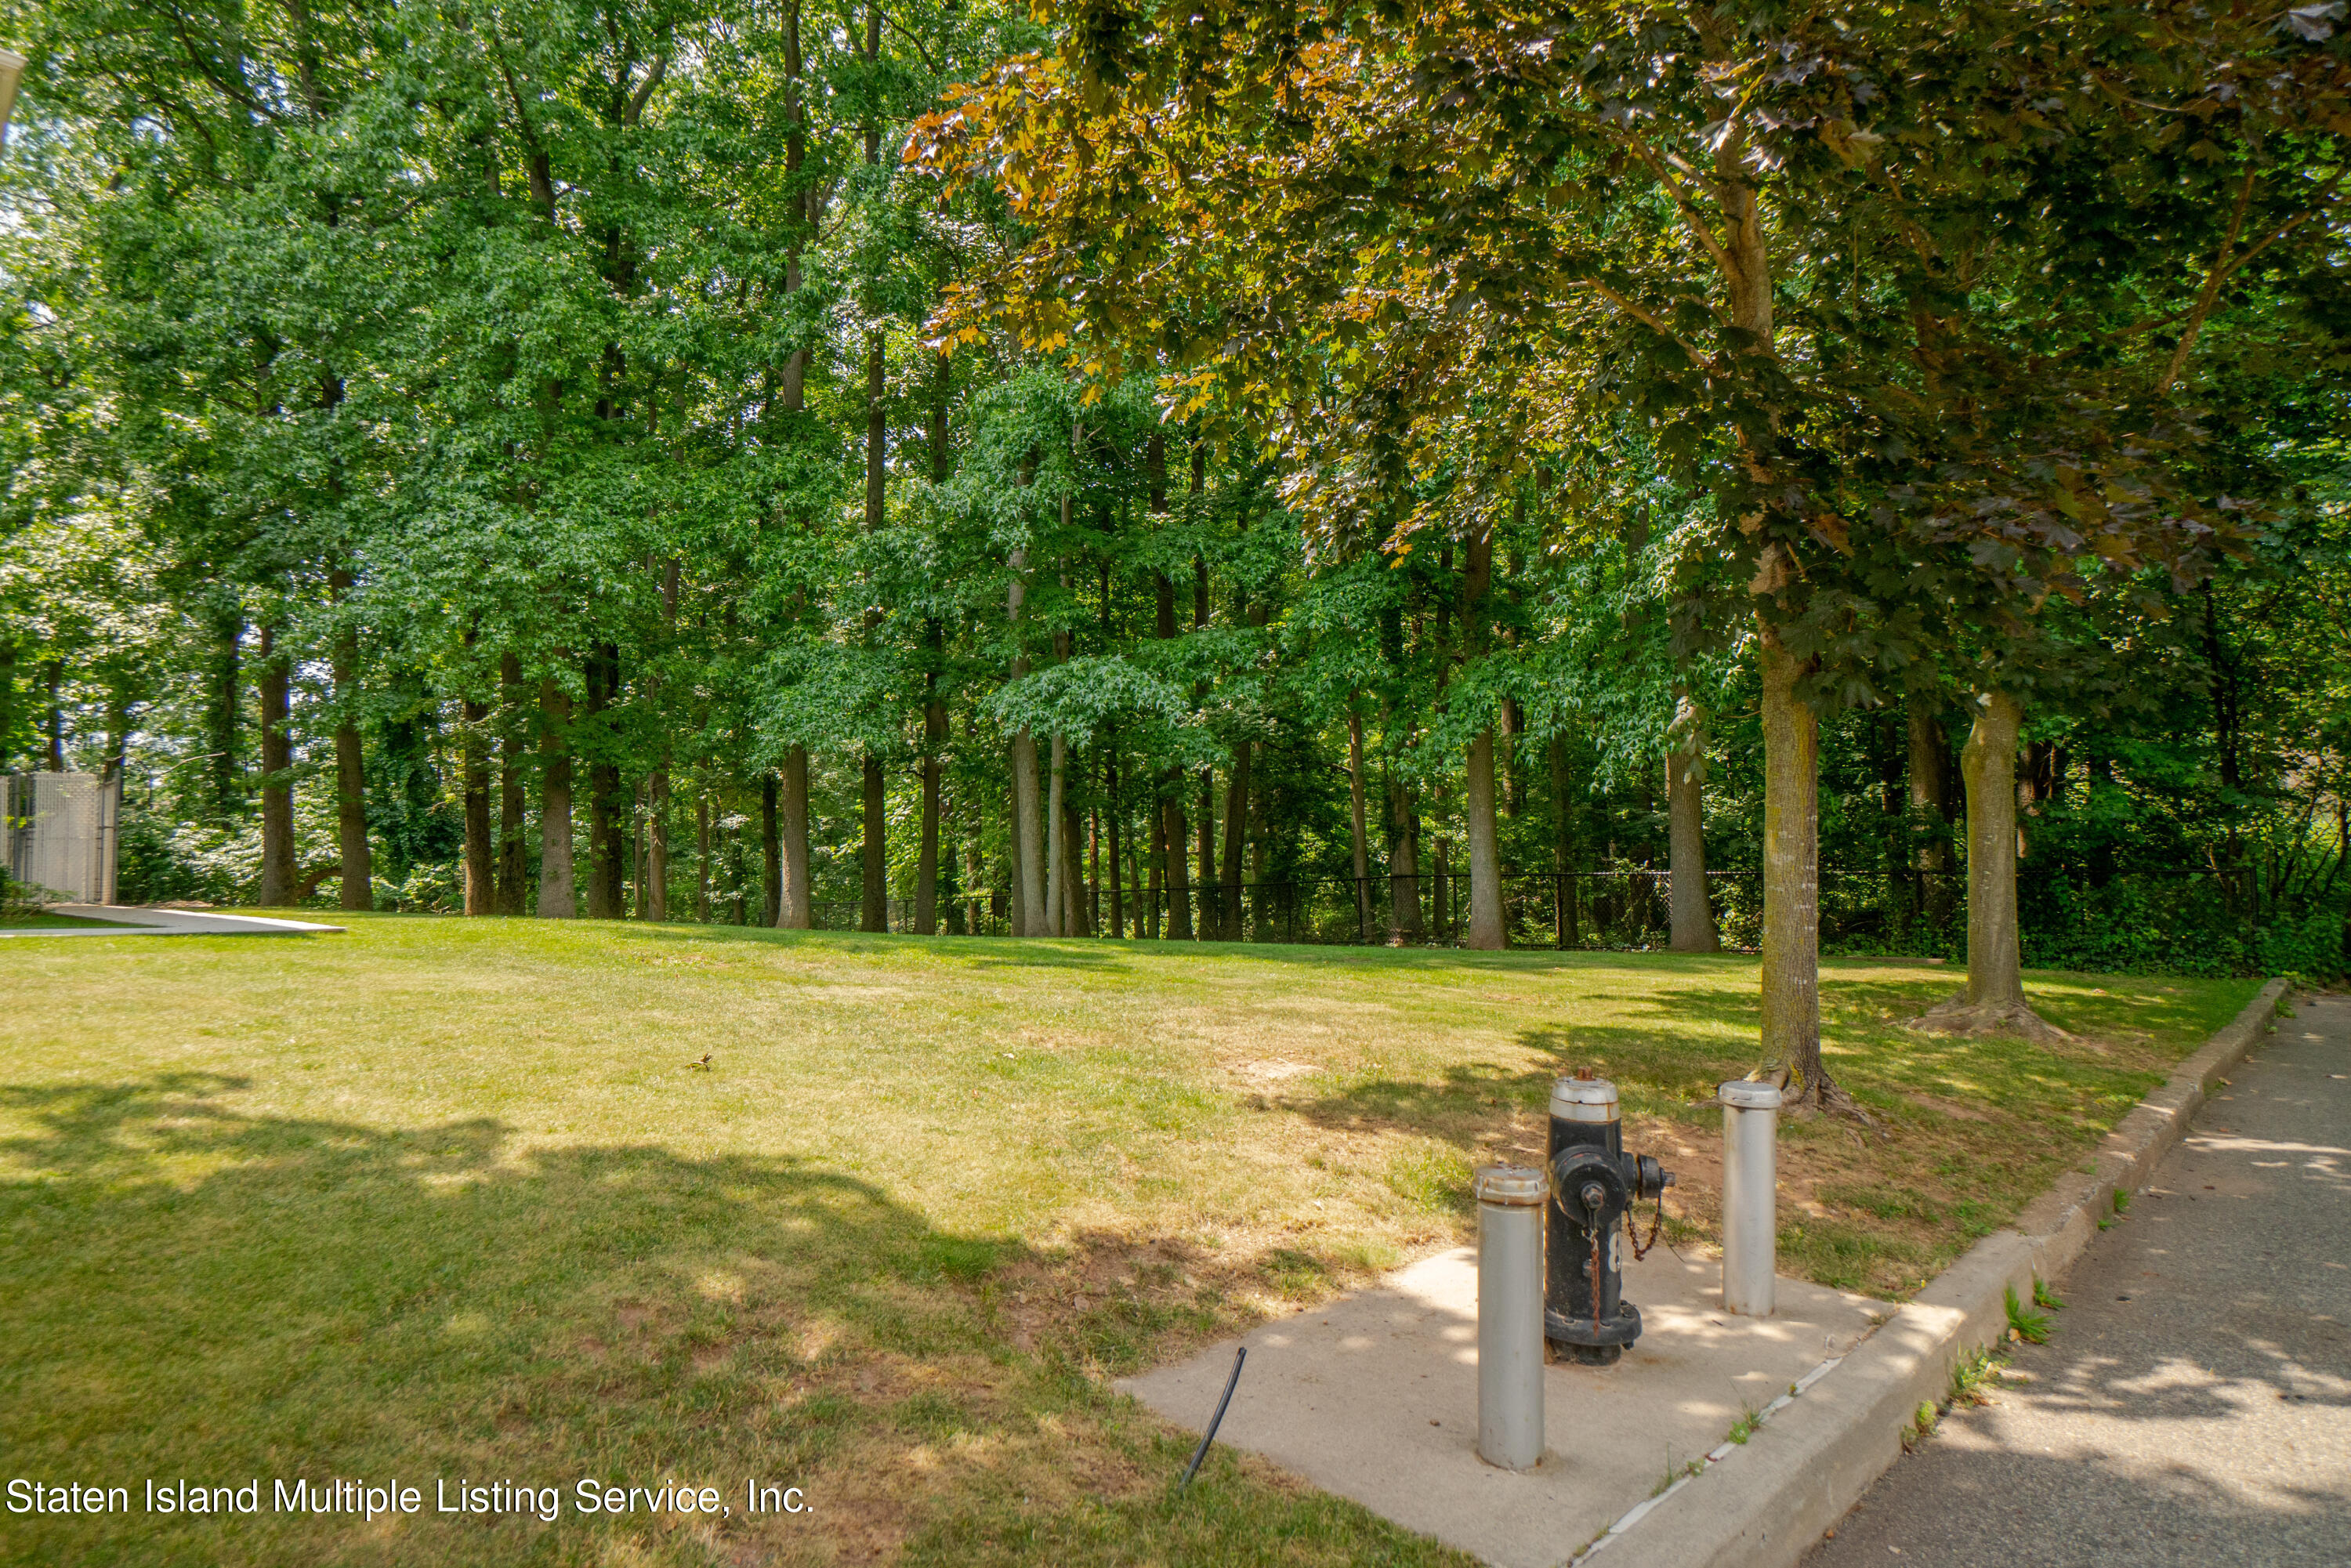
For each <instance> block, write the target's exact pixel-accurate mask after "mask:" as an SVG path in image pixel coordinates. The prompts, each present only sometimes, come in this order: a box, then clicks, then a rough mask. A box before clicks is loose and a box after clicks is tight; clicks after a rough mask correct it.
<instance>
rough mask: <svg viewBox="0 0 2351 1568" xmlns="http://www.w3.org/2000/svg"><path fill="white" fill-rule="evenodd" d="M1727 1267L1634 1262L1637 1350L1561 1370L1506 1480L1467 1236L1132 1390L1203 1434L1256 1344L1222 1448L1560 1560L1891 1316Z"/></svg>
mask: <svg viewBox="0 0 2351 1568" xmlns="http://www.w3.org/2000/svg"><path fill="white" fill-rule="evenodd" d="M1721 1285H1722V1270H1721V1265H1720V1264H1719V1262H1715V1261H1712V1260H1706V1259H1701V1258H1697V1257H1693V1258H1691V1259H1689V1260H1687V1261H1683V1260H1677V1259H1676V1258H1675V1257H1674V1256H1673V1255H1672V1254H1671V1253H1669V1252H1667V1250H1666V1249H1665V1248H1664V1247H1662V1246H1660V1247H1659V1248H1657V1249H1656V1250H1655V1251H1654V1252H1652V1253H1651V1254H1650V1255H1649V1256H1648V1258H1647V1259H1646V1260H1642V1261H1640V1262H1635V1263H1630V1265H1629V1266H1628V1267H1627V1268H1626V1270H1625V1298H1626V1299H1627V1300H1628V1301H1633V1302H1635V1304H1637V1305H1638V1306H1639V1307H1640V1309H1641V1314H1642V1320H1643V1322H1644V1325H1645V1327H1644V1330H1643V1333H1642V1335H1641V1339H1640V1343H1637V1344H1635V1346H1634V1347H1633V1349H1632V1350H1631V1352H1629V1353H1628V1354H1626V1355H1625V1359H1624V1360H1623V1361H1622V1362H1620V1363H1618V1364H1616V1365H1614V1366H1613V1367H1585V1366H1576V1365H1570V1364H1556V1363H1555V1364H1552V1365H1551V1366H1550V1367H1548V1368H1547V1369H1546V1372H1545V1378H1544V1385H1543V1400H1544V1417H1545V1429H1546V1435H1547V1437H1548V1442H1547V1443H1546V1446H1545V1455H1544V1459H1543V1463H1542V1464H1541V1466H1540V1467H1538V1468H1537V1469H1533V1470H1530V1471H1526V1472H1523V1473H1521V1474H1516V1475H1513V1474H1511V1473H1510V1472H1509V1471H1506V1470H1499V1469H1494V1468H1493V1467H1492V1466H1490V1465H1488V1464H1486V1463H1485V1462H1484V1461H1483V1460H1481V1459H1480V1458H1478V1266H1477V1255H1476V1252H1475V1251H1474V1249H1470V1248H1466V1247H1464V1248H1458V1249H1454V1250H1452V1251H1449V1252H1443V1253H1439V1254H1437V1256H1435V1257H1432V1258H1427V1259H1424V1260H1421V1261H1420V1262H1418V1263H1415V1264H1413V1265H1411V1266H1410V1267H1408V1268H1405V1269H1403V1270H1399V1271H1397V1272H1396V1273H1395V1274H1393V1275H1391V1276H1390V1277H1389V1278H1388V1279H1387V1281H1384V1283H1383V1284H1382V1285H1380V1286H1379V1287H1378V1288H1376V1289H1374V1290H1370V1291H1364V1292H1362V1293H1360V1294H1358V1295H1353V1296H1349V1297H1347V1298H1345V1299H1343V1300H1341V1301H1334V1302H1332V1303H1331V1304H1330V1305H1329V1306H1326V1307H1322V1308H1320V1309H1318V1310H1316V1311H1313V1312H1302V1313H1300V1314H1299V1315H1297V1316H1295V1317H1291V1318H1288V1319H1284V1320H1282V1321H1280V1322H1272V1323H1268V1324H1266V1325H1265V1326H1264V1327H1262V1328H1259V1329H1258V1330H1257V1331H1256V1332H1255V1333H1250V1334H1249V1335H1247V1336H1246V1337H1245V1338H1244V1339H1242V1340H1239V1341H1227V1342H1225V1343H1221V1344H1216V1345H1211V1346H1209V1347H1208V1348H1207V1350H1204V1351H1202V1352H1201V1353H1200V1354H1198V1355H1196V1356H1194V1357H1193V1358H1192V1359H1191V1360H1189V1361H1187V1362H1185V1363H1183V1364H1180V1365H1176V1366H1170V1367H1165V1368H1162V1369H1161V1370H1159V1371H1157V1372H1153V1373H1148V1374H1146V1375H1143V1376H1141V1377H1134V1378H1128V1379H1125V1380H1124V1381H1123V1382H1121V1383H1120V1384H1119V1387H1121V1388H1122V1389H1123V1390H1125V1391H1126V1392H1128V1393H1130V1394H1133V1395H1134V1396H1135V1397H1137V1398H1138V1399H1141V1400H1142V1401H1143V1402H1144V1404H1145V1405H1148V1406H1151V1407H1152V1408H1153V1409H1154V1410H1155V1411H1157V1412H1158V1413H1159V1414H1161V1415H1162V1416H1165V1417H1167V1418H1168V1419H1169V1420H1171V1421H1174V1422H1175V1423H1176V1424H1178V1425H1179V1426H1184V1427H1189V1428H1191V1429H1192V1430H1194V1431H1198V1430H1200V1429H1201V1428H1202V1427H1205V1426H1206V1425H1207V1419H1208V1416H1209V1414H1210V1413H1211V1412H1212V1411H1214V1410H1215V1408H1216V1405H1217V1395H1218V1394H1220V1393H1221V1392H1223V1389H1224V1383H1225V1379H1226V1377H1227V1376H1228V1375H1230V1373H1231V1371H1232V1364H1233V1349H1234V1345H1235V1344H1237V1343H1241V1344H1247V1345H1248V1346H1249V1363H1248V1365H1247V1367H1246V1369H1245V1370H1244V1371H1243V1372H1242V1374H1241V1381H1240V1386H1239V1388H1238V1390H1237V1391H1236V1392H1235V1394H1234V1396H1233V1403H1232V1408H1231V1410H1230V1411H1228V1413H1227V1414H1226V1416H1225V1424H1224V1426H1223V1427H1222V1428H1221V1429H1219V1431H1218V1432H1217V1441H1218V1442H1219V1443H1228V1444H1230V1445H1232V1446H1233V1447H1235V1448H1246V1449H1249V1450H1250V1451H1251V1452H1254V1453H1259V1454H1262V1455H1264V1456H1265V1457H1266V1458H1269V1459H1271V1460H1273V1461H1274V1462H1275V1463H1276V1464H1279V1465H1280V1466H1281V1467H1283V1468H1284V1469H1288V1470H1290V1471H1292V1472H1293V1473H1295V1474H1297V1475H1300V1476H1302V1477H1304V1478H1305V1479H1308V1480H1311V1481H1312V1482H1313V1483H1314V1484H1315V1485H1317V1486H1320V1487H1322V1489H1324V1490H1327V1491H1332V1492H1336V1493H1338V1494H1339V1495H1341V1496H1343V1497H1347V1498H1352V1499H1353V1500H1355V1501H1357V1502H1360V1503H1362V1504H1363V1505H1364V1507H1366V1508H1368V1509H1370V1510H1371V1511H1373V1512H1374V1513H1377V1514H1380V1515H1382V1516H1384V1517H1385V1518H1387V1519H1391V1520H1394V1521H1395V1522H1396V1523H1398V1524H1401V1525H1403V1526H1405V1528H1406V1529H1408V1530H1415V1531H1420V1532H1421V1533H1422V1534H1425V1535H1431V1536H1434V1537H1436V1538H1437V1540H1439V1541H1442V1542H1446V1543H1447V1545H1451V1546H1456V1547H1459V1548H1461V1549H1462V1550H1464V1551H1467V1552H1474V1553H1476V1554H1477V1555H1478V1556H1479V1557H1481V1558H1484V1559H1485V1560H1486V1561H1488V1562H1489V1563H1499V1564H1502V1565H1503V1568H1552V1564H1556V1563H1564V1562H1566V1561H1568V1560H1569V1559H1570V1558H1573V1556H1575V1554H1576V1553H1577V1552H1580V1551H1582V1550H1583V1548H1584V1547H1585V1546H1586V1545H1588V1544H1590V1543H1591V1542H1592V1541H1593V1540H1594V1539H1595V1538H1596V1537H1598V1536H1599V1535H1600V1534H1601V1533H1602V1532H1604V1531H1606V1530H1607V1529H1608V1528H1609V1526H1610V1525H1611V1524H1613V1523H1614V1522H1615V1521H1617V1520H1618V1519H1619V1518H1620V1517H1621V1516H1623V1515H1624V1514H1625V1512H1626V1511H1628V1510H1631V1509H1633V1508H1635V1506H1637V1505H1638V1504H1640V1503H1642V1502H1643V1501H1645V1500H1646V1499H1648V1498H1649V1497H1650V1496H1651V1495H1652V1494H1654V1493H1655V1492H1656V1491H1657V1490H1658V1489H1659V1487H1660V1486H1661V1485H1662V1484H1663V1483H1664V1481H1665V1480H1666V1479H1667V1477H1668V1475H1669V1474H1672V1473H1677V1472H1679V1471H1680V1470H1681V1469H1683V1468H1684V1467H1686V1466H1687V1465H1688V1464H1689V1463H1690V1462H1691V1461H1692V1460H1697V1459H1702V1458H1705V1456H1706V1454H1707V1453H1708V1450H1710V1449H1713V1448H1717V1447H1718V1446H1719V1445H1720V1444H1721V1443H1722V1442H1723V1441H1724V1438H1725V1437H1726V1435H1727V1434H1728V1432H1729V1427H1730V1424H1731V1423H1732V1422H1733V1421H1734V1420H1736V1419H1737V1418H1738V1417H1739V1416H1740V1413H1741V1412H1742V1411H1744V1410H1761V1408H1762V1407H1763V1406H1766V1405H1768V1404H1770V1403H1771V1401H1772V1400H1773V1399H1774V1398H1775V1397H1778V1396H1782V1395H1784V1394H1786V1393H1788V1392H1789V1390H1790V1388H1791V1387H1792V1385H1794V1384H1795V1383H1796V1382H1797V1381H1798V1380H1800V1379H1802V1378H1803V1377H1804V1375H1806V1374H1807V1373H1810V1372H1811V1371H1813V1369H1814V1368H1815V1367H1817V1366H1819V1365H1820V1364H1821V1363H1822V1362H1823V1361H1824V1360H1826V1359H1829V1358H1831V1357H1834V1356H1839V1355H1843V1354H1844V1353H1845V1352H1846V1351H1848V1350H1850V1349H1852V1348H1853V1346H1855V1344H1857V1343H1860V1342H1861V1341H1862V1340H1863V1339H1864V1338H1865V1337H1867V1336H1868V1335H1869V1333H1871V1332H1872V1330H1873V1329H1874V1328H1875V1326H1876V1322H1878V1321H1882V1320H1883V1319H1885V1318H1886V1316H1887V1315H1889V1314H1890V1313H1892V1312H1893V1311H1894V1309H1893V1308H1892V1307H1891V1306H1889V1305H1887V1304H1886V1303H1884V1302H1880V1301H1871V1300H1869V1299H1868V1298H1866V1297H1863V1296H1855V1295H1849V1294H1846V1293H1844V1292H1842V1291H1831V1290H1825V1289H1823V1288H1822V1287H1821V1286H1818V1285H1813V1284H1809V1283H1807V1282H1805V1281H1801V1280H1789V1279H1782V1280H1781V1281H1780V1285H1779V1308H1780V1310H1779V1312H1777V1313H1776V1314H1775V1315H1773V1316H1771V1317H1770V1318H1764V1319H1753V1318H1740V1317H1733V1316H1731V1315H1729V1313H1726V1312H1723V1311H1721Z"/></svg>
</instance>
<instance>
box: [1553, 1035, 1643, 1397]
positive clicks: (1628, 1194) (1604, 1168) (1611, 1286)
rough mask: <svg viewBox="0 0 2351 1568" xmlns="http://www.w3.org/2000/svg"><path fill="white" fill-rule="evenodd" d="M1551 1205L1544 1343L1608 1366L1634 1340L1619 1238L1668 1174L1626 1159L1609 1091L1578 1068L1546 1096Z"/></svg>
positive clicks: (1637, 1313) (1634, 1310)
mask: <svg viewBox="0 0 2351 1568" xmlns="http://www.w3.org/2000/svg"><path fill="white" fill-rule="evenodd" d="M1550 1164H1551V1202H1550V1203H1549V1204H1548V1205H1547V1206H1546V1207H1545V1208H1544V1211H1543V1221H1544V1223H1543V1231H1544V1235H1543V1253H1544V1265H1543V1266H1544V1283H1543V1337H1544V1338H1545V1339H1547V1340H1549V1341H1550V1342H1551V1343H1552V1344H1554V1345H1557V1346H1558V1347H1559V1348H1560V1351H1561V1353H1562V1354H1564V1355H1565V1356H1566V1357H1567V1358H1568V1359H1570V1360H1572V1361H1580V1362H1583V1364H1586V1365H1589V1366H1606V1365H1608V1364H1611V1363H1613V1362H1614V1361H1616V1360H1617V1359H1618V1358H1619V1357H1621V1356H1622V1355H1623V1354H1625V1346H1626V1345H1628V1344H1631V1343H1633V1342H1634V1341H1635V1340H1636V1339H1638V1338H1640V1337H1641V1309H1640V1308H1638V1307H1636V1306H1635V1305H1634V1304H1633V1303H1632V1302H1630V1301H1626V1300H1625V1275H1624V1266H1623V1263H1622V1260H1620V1258H1619V1257H1618V1251H1617V1235H1618V1232H1619V1230H1620V1229H1622V1228H1623V1226H1624V1223H1625V1215H1626V1213H1627V1212H1628V1211H1629V1210H1630V1209H1631V1208H1632V1207H1633V1205H1634V1203H1635V1201H1637V1200H1641V1199H1646V1198H1652V1197H1658V1196H1659V1195H1660V1194H1662V1193H1663V1192H1664V1191H1665V1189H1666V1188H1667V1187H1668V1186H1672V1185H1673V1181H1674V1178H1673V1173H1671V1172H1670V1171H1667V1169H1665V1168H1664V1167H1663V1166H1660V1165H1658V1164H1657V1162H1656V1160H1654V1159H1651V1158H1650V1157H1649V1156H1648V1155H1628V1154H1626V1153H1625V1134H1624V1127H1623V1124H1622V1123H1621V1121H1620V1120H1619V1115H1618V1109H1617V1101H1616V1086H1615V1085H1614V1083H1611V1082H1608V1081H1607V1080H1606V1079H1604V1078H1594V1077H1593V1076H1592V1071H1591V1069H1589V1068H1585V1069H1583V1070H1582V1071H1578V1072H1577V1073H1576V1075H1575V1076H1574V1077H1573V1078H1562V1079H1560V1080H1559V1081H1558V1082H1556V1083H1554V1084H1553V1085H1552V1092H1551V1161H1550Z"/></svg>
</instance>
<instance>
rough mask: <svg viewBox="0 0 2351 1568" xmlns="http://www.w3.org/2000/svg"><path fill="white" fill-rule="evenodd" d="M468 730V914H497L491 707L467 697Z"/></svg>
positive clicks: (465, 748)
mask: <svg viewBox="0 0 2351 1568" xmlns="http://www.w3.org/2000/svg"><path fill="white" fill-rule="evenodd" d="M489 726H490V708H489V705H488V704H487V703H479V702H475V700H474V699H473V698H472V697H470V696H469V697H466V698H465V735H464V736H463V737H462V738H461V739H460V741H459V746H460V747H461V755H462V757H463V758H464V761H463V763H462V764H461V766H462V767H463V768H464V770H465V913H466V914H467V915H495V914H496V913H497V904H498V885H497V877H496V848H495V846H494V845H493V844H492V843H491V841H490V741H489Z"/></svg>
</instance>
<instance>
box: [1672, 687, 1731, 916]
mask: <svg viewBox="0 0 2351 1568" xmlns="http://www.w3.org/2000/svg"><path fill="white" fill-rule="evenodd" d="M1675 706H1676V708H1677V710H1678V711H1677V713H1676V714H1675V716H1674V717H1675V724H1674V734H1673V738H1672V740H1671V742H1670V743H1669V746H1668V748H1667V752H1666V814H1667V831H1668V835H1669V840H1670V841H1669V844H1668V848H1667V855H1668V859H1667V866H1668V867H1669V868H1670V873H1671V876H1672V884H1673V910H1672V915H1673V936H1672V938H1671V940H1672V945H1673V949H1674V951H1675V952H1677V953H1718V952H1720V951H1721V950H1722V940H1721V938H1720V937H1719V936H1717V935H1716V933H1715V929H1714V905H1713V903H1712V901H1711V900H1709V899H1708V897H1707V886H1706V711H1705V710H1704V709H1703V708H1700V707H1699V706H1698V705H1697V704H1696V703H1694V702H1692V701H1691V700H1690V699H1689V697H1688V696H1687V695H1680V696H1677V698H1676V699H1675Z"/></svg>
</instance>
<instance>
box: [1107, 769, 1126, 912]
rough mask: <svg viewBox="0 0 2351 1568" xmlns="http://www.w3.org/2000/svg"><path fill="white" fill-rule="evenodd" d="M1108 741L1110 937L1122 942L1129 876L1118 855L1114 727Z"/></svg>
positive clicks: (1116, 773)
mask: <svg viewBox="0 0 2351 1568" xmlns="http://www.w3.org/2000/svg"><path fill="white" fill-rule="evenodd" d="M1108 740H1109V744H1108V745H1107V746H1106V747H1103V751H1102V799H1103V801H1104V808H1103V809H1104V811H1105V813H1106V815H1107V819H1108V820H1107V821H1104V822H1103V824H1102V827H1103V831H1104V832H1106V833H1107V834H1108V835H1109V838H1110V845H1109V848H1110V934H1111V935H1112V936H1117V937H1121V938H1123V937H1124V936H1126V902H1125V900H1124V899H1123V897H1122V896H1121V889H1122V887H1123V885H1124V883H1125V882H1126V875H1125V872H1124V869H1123V862H1121V861H1120V860H1119V855H1118V849H1119V844H1118V838H1119V834H1118V817H1119V807H1118V731H1117V729H1116V728H1115V727H1113V728H1112V729H1111V730H1110V731H1109V732H1108Z"/></svg>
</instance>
